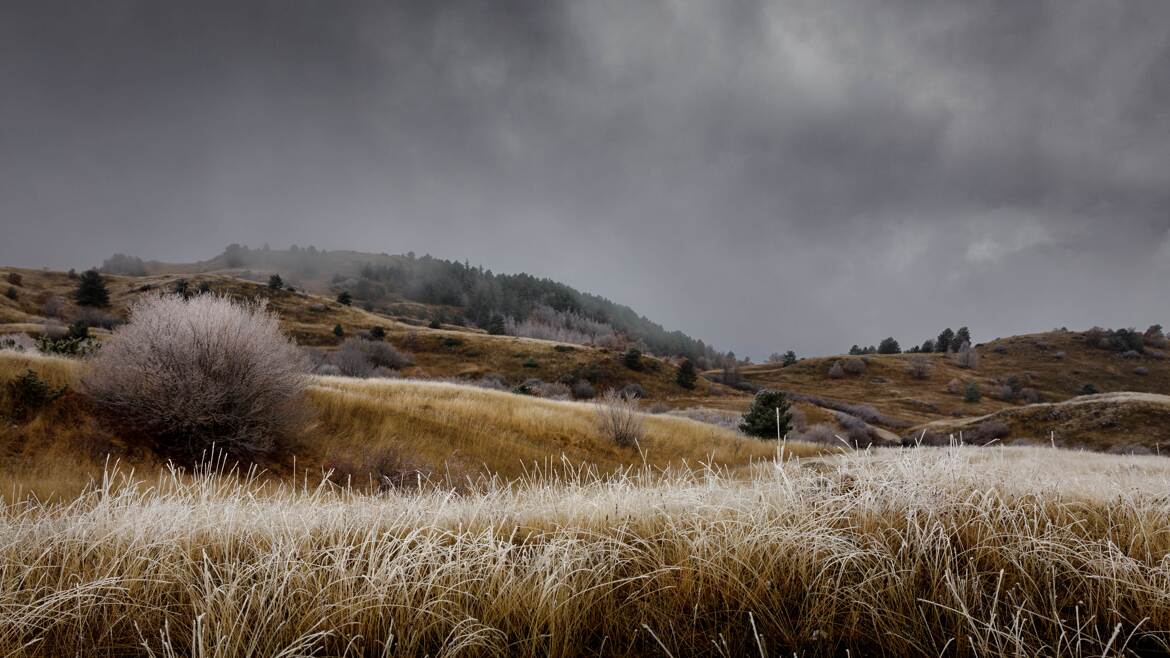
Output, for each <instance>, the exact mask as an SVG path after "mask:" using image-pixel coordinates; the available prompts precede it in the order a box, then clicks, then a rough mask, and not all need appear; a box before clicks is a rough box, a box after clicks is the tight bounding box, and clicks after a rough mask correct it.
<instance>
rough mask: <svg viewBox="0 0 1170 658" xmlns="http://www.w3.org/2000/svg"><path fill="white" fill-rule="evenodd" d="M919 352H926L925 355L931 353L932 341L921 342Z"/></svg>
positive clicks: (932, 348)
mask: <svg viewBox="0 0 1170 658" xmlns="http://www.w3.org/2000/svg"><path fill="white" fill-rule="evenodd" d="M920 351H922V352H926V353H927V354H929V353H931V352H933V351H934V341H933V340H930V339H927V340H925V341H923V342H922V349H921V350H920Z"/></svg>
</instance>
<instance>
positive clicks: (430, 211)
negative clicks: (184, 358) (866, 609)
mask: <svg viewBox="0 0 1170 658" xmlns="http://www.w3.org/2000/svg"><path fill="white" fill-rule="evenodd" d="M0 228H2V231H0V264H7V265H18V266H28V267H39V266H51V267H70V266H79V267H83V266H88V265H92V264H96V263H99V262H100V261H101V260H102V259H103V258H105V257H106V256H109V255H110V254H112V253H113V252H115V251H122V252H127V253H131V254H134V255H138V256H141V257H143V258H157V259H163V260H194V259H201V258H207V257H210V256H211V255H213V254H215V253H218V252H219V251H220V250H222V248H223V247H224V246H225V245H226V244H228V243H231V242H241V243H247V244H251V245H254V246H259V245H260V244H262V243H264V242H268V243H271V244H272V246H273V247H284V246H287V245H288V244H289V243H296V244H300V245H308V244H313V245H316V246H317V247H320V248H327V249H340V248H353V249H360V250H368V251H378V252H380V251H386V252H390V253H399V252H406V251H415V252H417V253H420V254H421V253H426V252H429V253H431V254H434V255H436V256H442V257H447V258H454V259H459V260H463V259H465V258H466V259H469V260H471V261H472V262H473V263H482V264H484V265H485V266H487V267H489V268H491V269H493V270H496V271H503V272H516V271H528V272H532V273H534V274H538V275H542V276H548V277H551V278H554V279H558V280H561V281H564V282H566V283H569V284H571V285H574V286H576V287H579V288H581V289H583V290H588V291H592V292H596V293H599V294H602V295H604V296H606V297H609V298H611V299H613V300H615V301H618V302H622V303H626V304H629V305H631V306H633V307H634V308H635V309H637V310H638V311H640V312H642V313H644V314H646V315H647V316H649V317H650V318H652V319H654V320H657V321H659V322H661V323H663V324H665V325H667V326H668V327H672V328H679V329H682V330H683V331H686V332H687V333H689V334H691V335H694V336H696V337H700V338H703V339H706V340H709V341H712V342H714V343H715V344H716V345H717V346H719V347H720V348H723V349H734V350H735V351H736V352H737V354H740V355H744V354H749V355H752V356H754V357H756V358H757V359H758V358H761V357H764V356H766V355H767V354H768V353H769V352H771V351H773V350H780V351H783V350H785V349H795V350H797V352H799V353H800V354H802V355H808V354H818V353H827V352H839V351H842V350H845V349H848V347H849V345H851V344H853V343H863V344H867V343H877V342H878V341H879V340H880V339H881V338H882V337H884V336H887V335H893V336H895V337H897V338H898V339H899V340H901V341H902V343H903V345H904V346H908V345H909V344H910V343H916V342H921V341H922V340H923V339H925V338H928V337H930V336H932V335H934V334H936V333H938V331H939V330H940V329H941V328H942V327H944V326H946V325H951V326H956V327H957V326H958V325H969V326H970V327H971V329H972V331H973V333H974V334H975V338H976V339H977V340H987V339H990V338H993V337H995V336H1000V335H1008V334H1013V333H1022V332H1029V331H1040V330H1047V329H1050V328H1052V327H1054V326H1059V325H1068V326H1070V327H1073V328H1085V327H1088V326H1091V325H1094V324H1101V325H1137V326H1139V327H1141V328H1144V327H1145V326H1146V325H1148V324H1150V323H1153V322H1162V323H1164V324H1167V325H1170V304H1168V302H1170V2H1166V0H1147V1H1141V0H1126V1H1124V2H1123V1H1121V0H1118V1H1115V2H1110V1H1107V0H1053V1H1051V2H1038V1H1031V0H1003V1H998V2H996V1H980V0H961V1H960V0H955V1H938V2H926V3H923V2H911V1H910V0H906V1H904V2H899V1H875V0H792V1H788V0H783V1H776V2H765V1H758V2H754V1H753V2H735V1H712V0H645V1H641V0H576V1H572V2H570V1H569V0H533V1H531V2H511V1H501V0H482V1H478V2H470V1H469V2H430V1H420V2H417V3H406V2H401V3H395V2H369V3H362V2H347V1H343V0H334V1H327V0H314V1H302V0H272V1H270V2H247V1H243V0H239V1H232V2H222V3H218V2H210V1H206V0H203V1H201V2H197V3H176V2H159V1H158V0H142V1H141V2H130V1H124V0H103V1H102V2H75V1H73V0H70V1H67V2H56V1H53V0H28V1H27V2H24V1H19V0H2V1H0Z"/></svg>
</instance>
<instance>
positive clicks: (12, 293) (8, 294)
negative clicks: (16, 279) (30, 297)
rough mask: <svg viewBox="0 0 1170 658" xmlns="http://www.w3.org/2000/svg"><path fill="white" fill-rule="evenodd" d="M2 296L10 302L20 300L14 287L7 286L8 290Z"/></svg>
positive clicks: (18, 293) (18, 292)
mask: <svg viewBox="0 0 1170 658" xmlns="http://www.w3.org/2000/svg"><path fill="white" fill-rule="evenodd" d="M4 296H5V297H7V298H8V299H11V300H12V301H16V300H18V299H20V291H18V290H17V289H16V287H15V286H8V290H5V291H4Z"/></svg>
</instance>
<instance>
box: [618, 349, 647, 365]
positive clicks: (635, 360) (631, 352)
mask: <svg viewBox="0 0 1170 658" xmlns="http://www.w3.org/2000/svg"><path fill="white" fill-rule="evenodd" d="M622 364H624V365H625V366H626V367H627V368H629V369H630V370H641V369H642V351H641V350H638V349H635V348H633V347H631V348H630V349H628V350H626V353H625V354H624V355H623V356H622Z"/></svg>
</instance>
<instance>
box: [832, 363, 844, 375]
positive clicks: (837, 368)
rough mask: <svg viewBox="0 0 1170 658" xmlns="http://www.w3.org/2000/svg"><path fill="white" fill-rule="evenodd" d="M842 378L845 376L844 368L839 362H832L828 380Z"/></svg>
mask: <svg viewBox="0 0 1170 658" xmlns="http://www.w3.org/2000/svg"><path fill="white" fill-rule="evenodd" d="M844 376H845V368H844V367H843V366H842V365H841V362H840V361H834V362H833V365H831V366H829V378H830V379H841V378H842V377H844Z"/></svg>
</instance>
